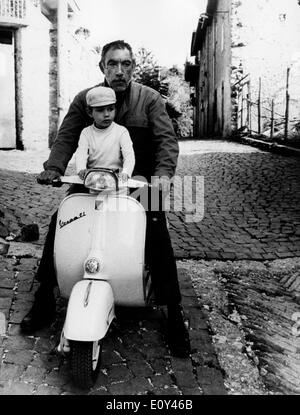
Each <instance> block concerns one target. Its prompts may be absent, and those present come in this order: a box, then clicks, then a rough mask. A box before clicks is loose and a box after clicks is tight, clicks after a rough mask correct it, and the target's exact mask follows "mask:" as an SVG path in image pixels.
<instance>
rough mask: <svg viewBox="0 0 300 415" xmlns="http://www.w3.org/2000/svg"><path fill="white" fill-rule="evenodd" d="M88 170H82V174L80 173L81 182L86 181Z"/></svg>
mask: <svg viewBox="0 0 300 415" xmlns="http://www.w3.org/2000/svg"><path fill="white" fill-rule="evenodd" d="M86 172H87V170H86V169H85V170H80V172H79V173H78V176H79V178H80V179H81V180H84V176H85V175H86Z"/></svg>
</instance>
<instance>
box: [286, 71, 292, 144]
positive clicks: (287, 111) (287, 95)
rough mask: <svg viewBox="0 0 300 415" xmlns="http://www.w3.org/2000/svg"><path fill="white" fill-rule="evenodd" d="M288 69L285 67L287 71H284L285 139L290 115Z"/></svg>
mask: <svg viewBox="0 0 300 415" xmlns="http://www.w3.org/2000/svg"><path fill="white" fill-rule="evenodd" d="M290 70H291V68H287V73H286V108H285V128H284V139H285V140H287V138H288V130H289V116H290V94H289V81H290Z"/></svg>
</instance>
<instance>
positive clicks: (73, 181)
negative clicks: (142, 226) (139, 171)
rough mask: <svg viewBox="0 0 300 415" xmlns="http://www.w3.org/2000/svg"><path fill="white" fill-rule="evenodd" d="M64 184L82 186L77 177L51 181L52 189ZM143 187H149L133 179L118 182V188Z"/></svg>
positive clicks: (80, 180)
mask: <svg viewBox="0 0 300 415" xmlns="http://www.w3.org/2000/svg"><path fill="white" fill-rule="evenodd" d="M64 183H66V184H83V183H84V181H83V180H82V179H80V177H79V176H77V175H74V176H61V177H60V178H59V179H54V180H53V181H52V185H53V186H54V187H61V186H62V185H63V184H64ZM144 186H151V185H149V183H146V182H142V181H141V180H134V179H128V181H127V182H121V181H119V188H123V187H131V188H139V187H144Z"/></svg>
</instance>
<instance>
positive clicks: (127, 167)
mask: <svg viewBox="0 0 300 415" xmlns="http://www.w3.org/2000/svg"><path fill="white" fill-rule="evenodd" d="M86 102H87V105H88V114H89V115H90V117H92V118H93V120H94V123H93V124H92V125H91V126H89V127H87V128H85V129H83V130H82V132H81V135H80V139H79V142H78V149H77V151H76V155H75V160H76V171H77V173H78V176H79V177H80V178H81V179H82V180H83V179H84V176H85V173H86V171H87V169H91V168H93V167H105V168H108V169H112V170H119V171H120V173H119V178H120V180H121V181H123V182H126V181H127V180H128V178H130V177H131V175H132V172H133V168H134V165H135V156H134V151H133V146H132V141H131V138H130V136H129V133H128V130H127V129H126V128H125V127H123V126H121V125H119V124H116V123H115V122H114V119H115V115H116V108H115V103H116V94H115V91H114V90H113V89H111V88H107V87H104V86H99V87H95V88H92V89H90V90H89V91H88V93H87V94H86Z"/></svg>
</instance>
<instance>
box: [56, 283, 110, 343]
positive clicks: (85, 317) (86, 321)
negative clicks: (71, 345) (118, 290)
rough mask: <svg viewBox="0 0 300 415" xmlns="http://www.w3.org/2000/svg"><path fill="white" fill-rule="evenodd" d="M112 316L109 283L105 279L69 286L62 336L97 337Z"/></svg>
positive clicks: (74, 337) (92, 338)
mask: <svg viewBox="0 0 300 415" xmlns="http://www.w3.org/2000/svg"><path fill="white" fill-rule="evenodd" d="M114 317H115V313H114V297H113V292H112V289H111V286H110V284H109V283H108V282H106V281H95V280H91V281H89V280H82V281H80V282H78V283H77V284H76V285H75V286H74V287H73V290H72V293H71V296H70V299H69V303H68V310H67V315H66V320H65V324H64V336H65V337H66V338H67V339H68V340H77V341H96V340H100V339H102V338H103V337H104V336H105V334H106V332H107V330H108V328H109V326H110V324H111V322H112V320H113V319H114Z"/></svg>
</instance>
